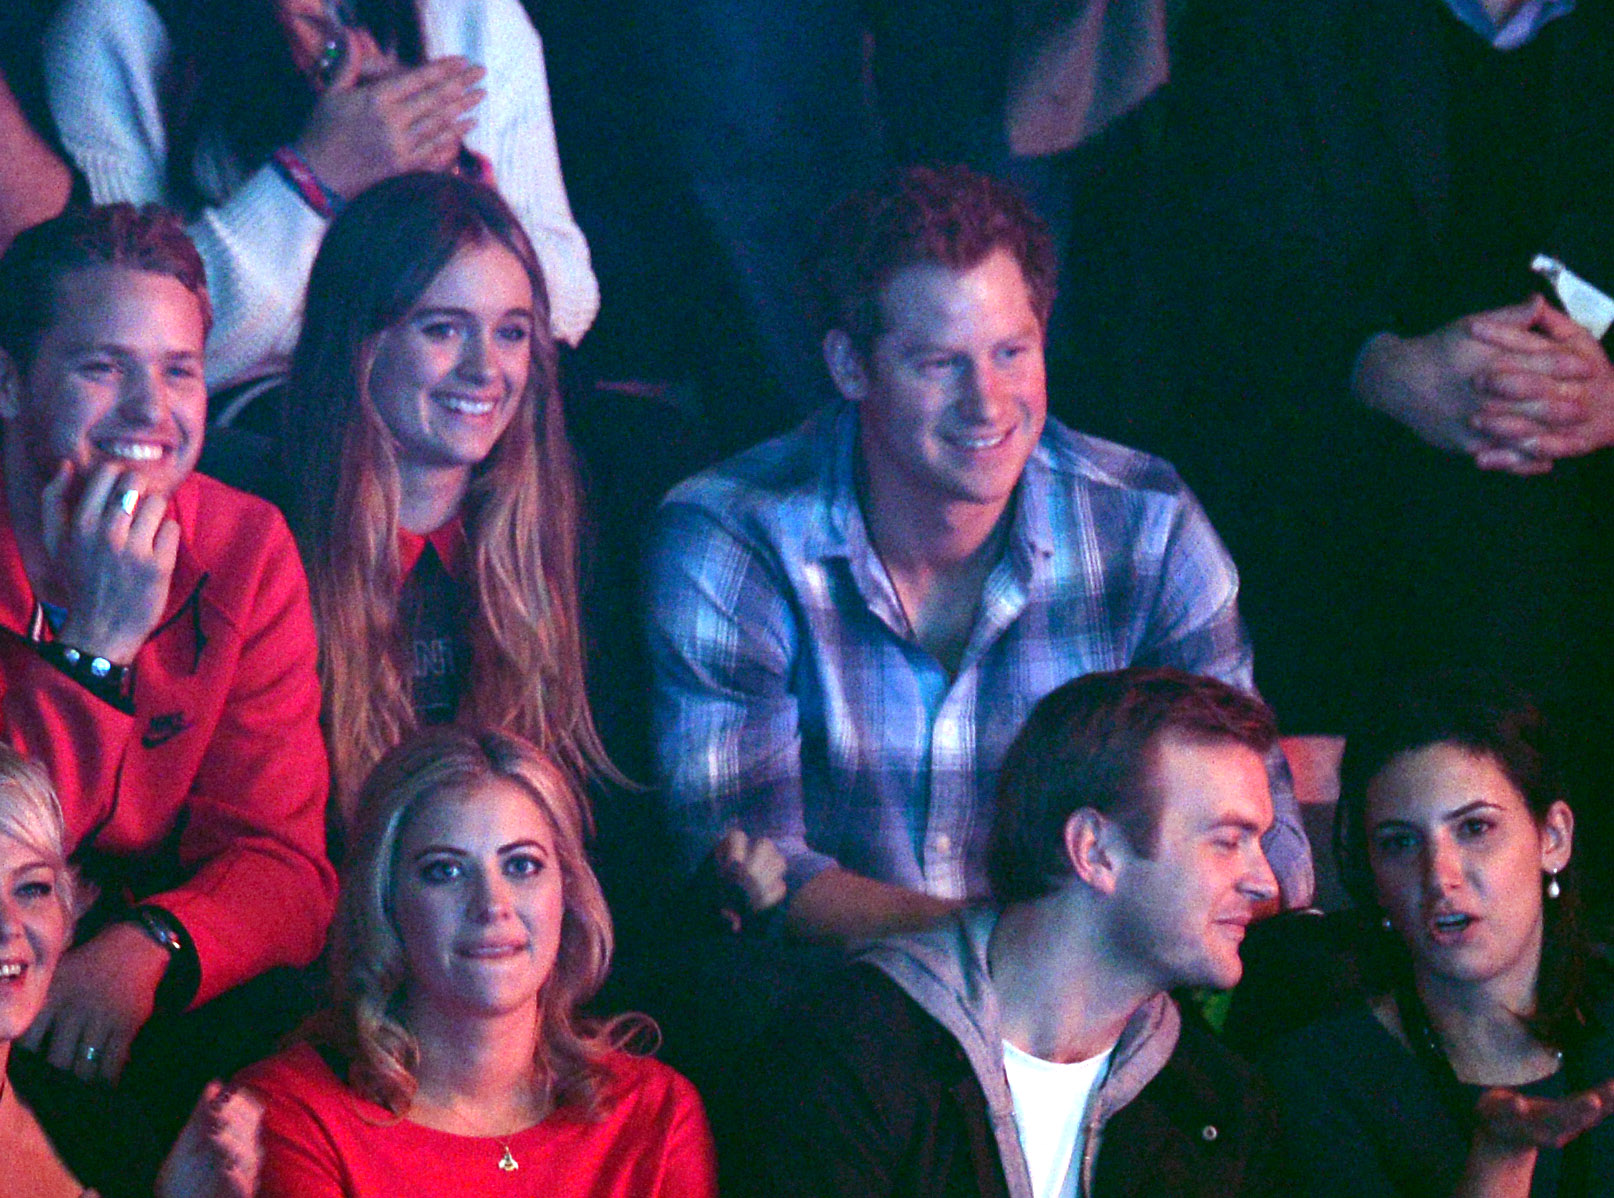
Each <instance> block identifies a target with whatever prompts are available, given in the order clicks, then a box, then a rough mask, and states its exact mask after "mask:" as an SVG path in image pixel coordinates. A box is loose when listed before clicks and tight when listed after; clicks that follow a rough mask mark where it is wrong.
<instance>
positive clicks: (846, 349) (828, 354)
mask: <svg viewBox="0 0 1614 1198" xmlns="http://www.w3.org/2000/svg"><path fill="white" fill-rule="evenodd" d="M824 365H825V366H827V367H828V368H829V378H830V381H831V382H832V383H834V384H835V390H837V391H839V392H840V393H841V395H842V397H844V398H845V399H848V400H850V401H851V402H853V403H857V402H858V401H859V400H861V399H864V398H866V397H867V396H868V394H869V372H868V370H867V369H865V368H864V365H863V357H862V355H861V354H859V353H858V352H857V347H856V346H854V345H853V344H852V338H851V337H849V336H848V335H847V334H846V333H845V332H844V331H842V330H841V329H831V330H830V331H829V332H827V333H825V334H824Z"/></svg>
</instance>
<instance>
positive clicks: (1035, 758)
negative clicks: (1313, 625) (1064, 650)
mask: <svg viewBox="0 0 1614 1198" xmlns="http://www.w3.org/2000/svg"><path fill="white" fill-rule="evenodd" d="M1165 736H1175V737H1179V738H1181V739H1183V740H1186V741H1189V742H1190V743H1199V744H1205V743H1209V744H1216V743H1219V742H1228V743H1232V744H1240V745H1245V746H1246V747H1248V748H1250V749H1253V750H1255V751H1256V752H1257V753H1262V754H1264V753H1266V751H1267V750H1268V749H1270V748H1271V747H1272V745H1273V742H1274V741H1276V740H1277V736H1278V725H1277V720H1276V719H1275V717H1274V716H1273V714H1272V709H1271V708H1269V707H1268V706H1267V705H1266V704H1265V703H1263V702H1262V701H1261V700H1260V699H1258V698H1256V697H1255V696H1254V695H1250V694H1246V693H1245V692H1244V691H1241V690H1239V689H1237V688H1236V687H1232V686H1229V685H1228V684H1227V683H1225V682H1219V681H1218V680H1216V679H1215V678H1204V677H1201V676H1198V675H1195V674H1186V673H1184V672H1183V671H1181V670H1172V669H1146V668H1132V669H1126V670H1112V671H1109V672H1107V673H1098V674H1086V675H1083V676H1082V677H1080V678H1075V679H1072V680H1071V681H1070V682H1067V683H1065V684H1064V685H1063V686H1061V687H1059V688H1058V689H1056V690H1054V691H1052V692H1050V693H1049V694H1048V695H1047V696H1046V697H1044V698H1043V700H1042V701H1041V702H1039V703H1038V704H1037V705H1036V707H1034V708H1032V710H1031V714H1030V715H1029V716H1027V717H1026V722H1025V726H1024V727H1022V728H1021V729H1020V733H1019V735H1018V736H1016V737H1015V739H1014V743H1013V744H1012V745H1010V746H1009V752H1008V755H1007V757H1005V759H1004V762H1003V772H1002V773H1001V774H1000V775H999V776H998V801H997V812H996V814H995V816H994V817H993V820H992V838H991V842H990V844H989V846H988V849H987V873H988V876H989V877H990V879H991V884H992V896H993V897H994V898H995V899H997V901H998V902H1000V903H1016V902H1029V901H1031V900H1034V899H1038V898H1041V897H1042V896H1043V895H1045V894H1051V893H1053V892H1054V891H1055V890H1057V889H1059V887H1060V886H1061V885H1063V883H1064V880H1065V879H1066V878H1067V877H1069V876H1070V862H1069V860H1068V859H1067V858H1066V856H1065V851H1064V827H1065V823H1066V821H1068V820H1069V819H1070V817H1071V816H1072V815H1073V814H1074V813H1075V812H1076V811H1078V810H1080V809H1081V808H1083V807H1090V808H1092V809H1093V810H1095V811H1098V812H1099V813H1101V814H1103V815H1105V816H1108V817H1109V818H1111V819H1113V820H1115V821H1116V822H1117V823H1118V824H1120V825H1121V827H1122V828H1123V829H1124V830H1125V832H1126V835H1127V838H1128V839H1129V840H1130V841H1131V843H1132V845H1133V847H1134V848H1136V849H1137V850H1138V851H1139V852H1141V853H1148V852H1151V851H1152V846H1153V843H1154V833H1155V828H1156V822H1157V817H1158V814H1159V812H1158V810H1157V803H1156V801H1155V799H1154V796H1153V794H1152V792H1151V787H1150V767H1151V764H1152V760H1153V757H1152V750H1153V748H1154V746H1155V745H1156V744H1157V743H1158V742H1159V740H1160V738H1161V737H1165Z"/></svg>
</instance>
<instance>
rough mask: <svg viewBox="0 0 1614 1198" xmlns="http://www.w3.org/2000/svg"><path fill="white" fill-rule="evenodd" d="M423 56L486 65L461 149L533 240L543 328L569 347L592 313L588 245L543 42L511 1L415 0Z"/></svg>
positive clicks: (594, 290) (594, 294)
mask: <svg viewBox="0 0 1614 1198" xmlns="http://www.w3.org/2000/svg"><path fill="white" fill-rule="evenodd" d="M420 13H421V25H422V32H423V33H424V35H425V39H426V49H427V52H428V53H429V54H430V55H431V56H432V57H434V58H435V57H441V56H444V55H448V54H463V55H464V56H465V57H467V58H469V59H471V60H472V61H473V62H478V63H481V64H482V65H483V66H484V67H486V68H487V72H488V74H487V79H486V80H485V81H484V82H483V85H482V86H483V87H484V88H485V89H486V91H487V98H486V99H484V100H483V101H482V103H481V105H479V106H478V108H477V109H476V110H475V111H474V113H473V115H474V116H475V117H476V119H477V126H476V128H475V129H474V130H472V131H471V133H470V135H469V136H468V137H467V138H466V139H465V141H466V145H468V146H469V147H470V148H471V149H473V150H475V151H477V152H478V153H480V154H482V155H484V156H485V157H486V158H487V159H488V160H489V161H490V162H491V163H492V164H493V175H494V182H495V184H496V185H497V186H498V189H499V194H500V195H502V196H503V197H504V198H505V200H506V201H507V202H508V203H509V205H510V207H511V208H513V209H514V210H515V213H516V215H517V216H518V217H519V218H520V219H521V225H522V227H523V228H524V229H526V231H527V235H528V236H529V237H530V238H532V243H533V248H534V249H535V250H537V252H538V261H539V263H540V264H541V265H542V266H543V268H544V279H545V281H546V283H547V284H548V287H549V304H550V327H551V329H552V330H553V331H554V334H555V336H556V337H557V338H558V339H560V340H562V341H565V342H567V343H568V344H570V345H576V344H577V343H578V342H579V341H581V340H582V338H583V334H584V333H586V332H588V330H589V326H590V325H592V324H593V323H594V317H595V314H596V313H598V311H599V308H600V288H599V284H598V283H597V282H596V281H595V278H594V270H593V267H592V266H591V265H590V262H589V253H588V242H587V241H586V240H585V239H584V237H583V231H582V230H581V229H579V228H578V227H577V222H576V221H575V220H574V219H573V218H572V209H571V205H570V203H569V202H568V201H567V199H566V184H565V181H564V180H563V179H562V178H561V171H560V155H559V153H558V151H557V150H556V147H555V123H554V118H553V116H552V115H551V113H550V108H549V80H548V76H547V74H546V72H545V67H544V49H543V43H542V42H541V41H540V40H539V37H538V31H537V30H536V29H534V28H533V27H532V23H531V22H530V21H529V20H528V19H527V14H526V13H525V12H524V11H523V10H522V7H521V5H520V3H519V2H518V0H422V3H421V9H420Z"/></svg>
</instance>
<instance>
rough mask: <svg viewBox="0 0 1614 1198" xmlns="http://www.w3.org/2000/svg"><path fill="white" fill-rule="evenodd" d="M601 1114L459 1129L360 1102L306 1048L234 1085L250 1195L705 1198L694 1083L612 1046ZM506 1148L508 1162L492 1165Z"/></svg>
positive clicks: (569, 1112) (709, 1158)
mask: <svg viewBox="0 0 1614 1198" xmlns="http://www.w3.org/2000/svg"><path fill="white" fill-rule="evenodd" d="M605 1063H606V1068H607V1070H608V1078H607V1081H606V1083H605V1087H604V1090H603V1092H602V1107H603V1109H602V1111H601V1113H600V1115H599V1117H598V1118H597V1119H592V1120H591V1119H590V1118H589V1117H588V1115H587V1114H586V1113H584V1112H582V1111H580V1110H575V1109H573V1108H569V1107H563V1108H561V1109H560V1110H558V1111H555V1112H554V1113H553V1114H551V1115H550V1116H549V1117H548V1118H547V1119H544V1120H543V1121H542V1122H541V1123H538V1124H536V1125H535V1126H533V1127H529V1128H527V1129H526V1130H524V1131H520V1132H517V1133H516V1134H515V1135H513V1136H509V1137H507V1138H504V1139H495V1138H491V1137H483V1136H459V1135H454V1134H452V1133H450V1132H444V1131H437V1130H436V1129H434V1128H430V1127H423V1126H421V1125H420V1124H418V1123H411V1122H409V1121H408V1120H406V1119H398V1118H396V1117H395V1116H393V1115H391V1114H389V1113H388V1112H387V1111H386V1110H385V1109H384V1108H382V1107H379V1106H376V1105H375V1104H374V1103H371V1102H367V1101H365V1100H364V1099H362V1098H360V1097H359V1096H358V1095H356V1094H355V1093H354V1092H353V1091H352V1090H350V1089H348V1087H347V1086H346V1085H345V1084H343V1082H342V1081H341V1080H340V1079H339V1078H338V1077H337V1076H336V1074H335V1073H333V1072H332V1071H331V1067H330V1065H328V1064H327V1063H326V1061H325V1059H324V1058H323V1057H322V1056H321V1055H320V1053H319V1052H317V1051H316V1050H315V1049H313V1048H312V1047H310V1046H309V1045H307V1044H300V1045H298V1046H296V1047H295V1048H292V1049H290V1050H288V1051H287V1052H284V1053H281V1054H280V1055H279V1056H277V1057H274V1058H272V1059H271V1060H268V1061H265V1062H262V1063H261V1064H258V1065H254V1066H252V1067H251V1068H250V1069H248V1070H247V1071H246V1072H245V1073H243V1074H242V1075H241V1076H240V1077H239V1078H238V1079H237V1082H238V1084H240V1085H244V1086H249V1087H251V1088H252V1089H253V1090H254V1091H256V1092H257V1093H258V1094H260V1095H261V1096H262V1097H263V1099H264V1101H265V1107H266V1109H265V1112H264V1121H263V1146H264V1162H263V1173H262V1181H261V1188H260V1189H259V1191H258V1192H259V1195H260V1198H336V1196H338V1195H341V1196H344V1198H370V1196H375V1198H381V1196H383V1195H384V1196H386V1198H416V1196H418V1198H441V1196H442V1195H445V1194H454V1195H457V1196H459V1198H482V1196H484V1195H488V1196H493V1195H518V1194H519V1195H543V1196H544V1198H715V1195H716V1194H717V1176H716V1173H717V1167H716V1157H715V1154H714V1152H713V1148H712V1136H711V1131H710V1129H709V1128H708V1127H707V1123H706V1112H705V1110H704V1108H703V1107H702V1106H701V1100H700V1097H699V1095H697V1094H696V1093H695V1088H694V1087H693V1086H692V1085H690V1084H689V1082H688V1081H686V1080H685V1079H684V1078H683V1077H682V1076H681V1075H680V1074H678V1073H676V1072H674V1071H673V1070H672V1069H670V1068H668V1067H667V1066H666V1065H663V1064H661V1063H660V1062H659V1061H655V1060H651V1059H649V1058H646V1057H633V1056H628V1055H627V1054H625V1053H612V1054H610V1055H609V1056H608V1057H607V1058H606V1062H605ZM506 1144H508V1146H509V1150H510V1155H511V1156H512V1158H514V1160H515V1162H516V1164H517V1168H516V1169H514V1170H512V1171H509V1172H506V1171H505V1170H503V1169H501V1168H500V1167H499V1162H500V1160H501V1158H502V1157H503V1155H504V1151H505V1145H506Z"/></svg>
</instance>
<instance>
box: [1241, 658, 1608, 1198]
mask: <svg viewBox="0 0 1614 1198" xmlns="http://www.w3.org/2000/svg"><path fill="white" fill-rule="evenodd" d="M1382 706H1383V711H1382V712H1381V714H1380V715H1379V717H1378V718H1377V720H1376V722H1375V724H1374V725H1373V726H1372V727H1369V728H1367V729H1365V730H1363V731H1362V732H1361V733H1360V734H1358V735H1353V736H1352V737H1350V738H1349V740H1348V741H1347V745H1346V750H1345V759H1344V762H1343V764H1342V766H1341V790H1340V803H1339V808H1338V810H1337V812H1336V822H1335V850H1336V853H1337V854H1338V856H1339V861H1340V868H1341V872H1342V875H1343V877H1344V879H1345V882H1346V885H1347V886H1348V888H1349V889H1350V891H1351V893H1352V896H1353V898H1354V899H1355V901H1356V902H1357V904H1358V905H1359V906H1360V907H1361V908H1363V909H1364V911H1365V912H1366V913H1368V914H1370V915H1371V917H1372V918H1374V919H1375V920H1377V921H1379V930H1380V931H1381V933H1382V934H1381V935H1380V936H1379V937H1378V943H1377V945H1376V946H1375V947H1376V953H1375V959H1374V960H1373V962H1372V964H1373V965H1374V966H1376V967H1377V976H1376V977H1375V978H1374V979H1373V980H1374V981H1375V983H1376V986H1375V989H1377V990H1378V993H1377V994H1376V995H1375V996H1374V997H1372V998H1371V999H1370V1000H1369V1001H1368V1002H1366V1003H1365V1004H1358V1005H1353V1006H1350V1007H1348V1008H1346V1009H1344V1010H1343V1011H1341V1012H1340V1013H1338V1014H1336V1015H1334V1016H1332V1017H1331V1018H1328V1019H1325V1020H1323V1021H1320V1022H1318V1023H1315V1024H1313V1025H1311V1026H1310V1027H1307V1028H1305V1029H1302V1030H1301V1031H1300V1032H1298V1033H1296V1034H1295V1035H1293V1036H1291V1037H1288V1038H1286V1039H1285V1040H1283V1041H1281V1042H1280V1043H1279V1044H1278V1045H1276V1046H1275V1048H1274V1050H1273V1051H1272V1053H1271V1054H1270V1058H1269V1060H1268V1062H1267V1063H1268V1067H1269V1072H1270V1074H1271V1076H1272V1078H1273V1081H1274V1083H1275V1084H1276V1085H1277V1086H1278V1088H1279V1090H1280V1093H1281V1094H1282V1096H1283V1097H1284V1100H1285V1102H1284V1105H1285V1108H1286V1111H1287V1114H1288V1135H1289V1137H1290V1139H1291V1146H1292V1149H1293V1159H1294V1164H1295V1167H1296V1169H1297V1170H1298V1171H1299V1172H1300V1174H1301V1175H1302V1176H1303V1177H1304V1178H1305V1179H1306V1185H1305V1187H1304V1188H1305V1192H1307V1193H1311V1194H1329V1195H1336V1194H1337V1195H1347V1194H1348V1195H1352V1196H1353V1198H1356V1196H1361V1195H1396V1196H1411V1195H1431V1196H1434V1195H1439V1196H1441V1198H1445V1196H1447V1195H1452V1194H1461V1195H1485V1196H1487V1198H1502V1196H1508V1198H1522V1196H1523V1195H1529V1194H1533V1195H1565V1196H1568V1195H1576V1196H1578V1195H1591V1194H1608V1193H1614V1124H1608V1123H1605V1122H1604V1121H1603V1120H1604V1117H1605V1116H1606V1115H1607V1114H1608V1113H1609V1112H1610V1111H1611V1110H1614V1080H1611V1078H1614V1022H1611V1021H1614V987H1611V985H1610V978H1609V975H1608V971H1607V969H1606V967H1605V966H1604V965H1603V963H1602V962H1601V961H1598V960H1597V959H1595V958H1594V957H1593V956H1592V954H1591V951H1590V948H1589V946H1588V944H1587V941H1586V938H1585V935H1584V932H1583V930H1582V929H1581V926H1580V923H1579V918H1578V914H1579V908H1578V886H1577V882H1576V878H1575V870H1574V867H1573V865H1572V863H1571V857H1572V851H1573V847H1574V844H1573V841H1574V816H1573V813H1572V812H1571V810H1570V808H1569V805H1568V803H1567V802H1566V801H1565V799H1564V795H1563V789H1562V786H1561V783H1560V781H1559V774H1558V769H1557V766H1556V764H1555V763H1554V761H1553V759H1552V755H1551V752H1550V750H1549V747H1548V740H1547V731H1546V728H1545V725H1544V723H1543V721H1542V719H1541V716H1540V714H1539V712H1537V711H1536V709H1535V708H1534V707H1533V706H1532V705H1530V704H1529V703H1528V702H1527V701H1526V700H1524V699H1523V698H1522V697H1521V696H1519V695H1517V694H1516V693H1514V692H1511V691H1509V690H1507V689H1506V688H1502V687H1499V686H1497V685H1495V684H1491V683H1487V682H1484V681H1481V680H1478V679H1474V678H1453V679H1446V680H1443V681H1441V682H1439V683H1437V684H1433V685H1430V686H1429V687H1427V688H1426V689H1424V690H1422V691H1419V692H1417V693H1413V694H1409V695H1396V696H1392V697H1390V699H1389V701H1387V702H1386V703H1384V704H1383V705H1382ZM1566 1145H1567V1147H1565V1146H1566Z"/></svg>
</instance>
